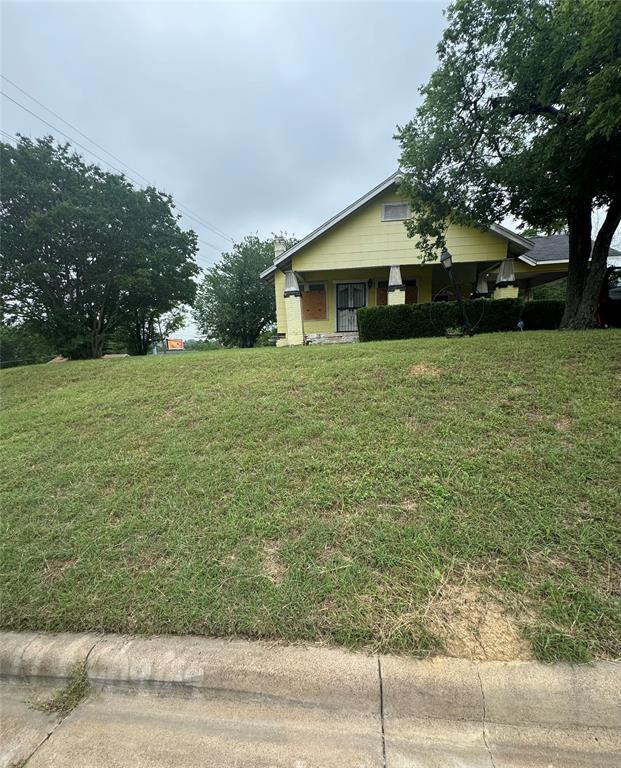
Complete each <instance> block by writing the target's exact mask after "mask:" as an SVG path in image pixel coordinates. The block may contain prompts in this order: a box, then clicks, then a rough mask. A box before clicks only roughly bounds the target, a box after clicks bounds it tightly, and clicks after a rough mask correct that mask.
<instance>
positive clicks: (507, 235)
mask: <svg viewBox="0 0 621 768" xmlns="http://www.w3.org/2000/svg"><path fill="white" fill-rule="evenodd" d="M401 178H402V173H401V171H395V173H393V174H392V175H391V176H389V177H388V178H387V179H384V181H382V182H381V183H379V184H378V185H377V186H376V187H373V189H371V190H370V191H369V192H367V193H366V195H363V196H362V197H360V198H358V200H356V201H355V202H353V203H352V204H351V205H348V206H347V208H343V210H342V211H340V212H339V213H337V214H336V216H333V217H332V218H331V219H328V220H327V221H325V222H324V223H323V224H321V226H319V227H317V229H314V230H313V231H312V232H311V233H310V234H308V235H306V237H304V238H302V240H300V241H299V242H297V243H296V244H295V245H293V246H291V248H289V249H288V250H286V251H285V252H284V253H282V254H281V255H280V256H279V257H278V258H277V259H276V260H275V261H274V263H273V264H272V265H270V266H269V267H268V268H267V269H265V270H263V272H261V275H260V277H261V279H264V278H266V277H270V275H272V274H273V273H274V272H275V271H276V270H277V269H278V268H279V267H280V266H281V265H282V264H285V263H286V262H287V261H289V259H290V258H291V257H292V256H293V255H294V254H295V253H297V252H298V251H300V250H301V249H302V248H304V247H305V246H306V245H308V244H309V243H312V242H313V240H316V239H317V238H318V237H320V236H321V235H323V234H324V232H327V231H328V230H329V229H331V228H332V227H333V226H335V225H336V224H338V223H339V222H340V221H343V219H345V218H347V216H349V215H350V214H352V213H354V212H355V211H357V210H358V209H359V208H362V206H363V205H366V203H368V202H370V201H371V200H373V198H375V197H377V196H378V195H381V194H382V192H385V191H386V190H387V189H390V187H392V186H394V185H396V184H398V183H399V181H401ZM489 231H490V232H493V233H494V234H495V235H498V236H499V237H502V238H504V239H505V240H507V241H509V242H511V243H513V244H514V245H517V246H518V247H519V248H523V249H524V250H529V249H530V248H531V247H532V242H531V240H529V239H527V238H525V237H522V236H521V235H518V234H516V233H515V232H512V231H511V230H510V229H507V228H506V227H503V226H501V225H500V224H492V225H491V226H490V227H489Z"/></svg>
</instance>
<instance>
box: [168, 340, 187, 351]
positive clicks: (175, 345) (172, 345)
mask: <svg viewBox="0 0 621 768" xmlns="http://www.w3.org/2000/svg"><path fill="white" fill-rule="evenodd" d="M166 349H185V344H184V341H183V339H166Z"/></svg>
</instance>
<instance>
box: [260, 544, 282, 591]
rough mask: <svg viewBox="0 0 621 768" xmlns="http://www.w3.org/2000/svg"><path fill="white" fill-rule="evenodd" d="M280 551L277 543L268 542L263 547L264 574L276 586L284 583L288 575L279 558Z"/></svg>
mask: <svg viewBox="0 0 621 768" xmlns="http://www.w3.org/2000/svg"><path fill="white" fill-rule="evenodd" d="M278 550H279V545H278V542H277V541H266V542H265V544H264V545H263V572H264V573H265V575H266V576H267V578H268V579H269V580H270V581H271V582H272V584H276V586H280V585H281V584H282V583H283V581H284V579H285V575H286V569H285V567H284V565H283V564H282V563H281V562H280V560H279V557H278Z"/></svg>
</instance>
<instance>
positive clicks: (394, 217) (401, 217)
mask: <svg viewBox="0 0 621 768" xmlns="http://www.w3.org/2000/svg"><path fill="white" fill-rule="evenodd" d="M410 213H411V211H410V206H409V205H408V204H407V203H384V205H382V221H405V219H409V218H410Z"/></svg>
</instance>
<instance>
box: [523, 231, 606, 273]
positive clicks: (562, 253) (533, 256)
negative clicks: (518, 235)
mask: <svg viewBox="0 0 621 768" xmlns="http://www.w3.org/2000/svg"><path fill="white" fill-rule="evenodd" d="M530 239H531V240H532V242H533V247H532V248H531V249H530V250H529V251H528V253H523V254H522V255H521V256H520V257H519V259H520V260H521V261H524V262H526V264H530V266H531V267H536V266H537V265H538V264H566V263H567V262H568V261H569V235H548V236H547V237H545V236H542V237H539V236H537V237H531V238H530ZM608 255H609V258H613V259H618V258H620V257H621V252H620V251H617V250H615V249H614V248H611V249H610V250H609V251H608Z"/></svg>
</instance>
